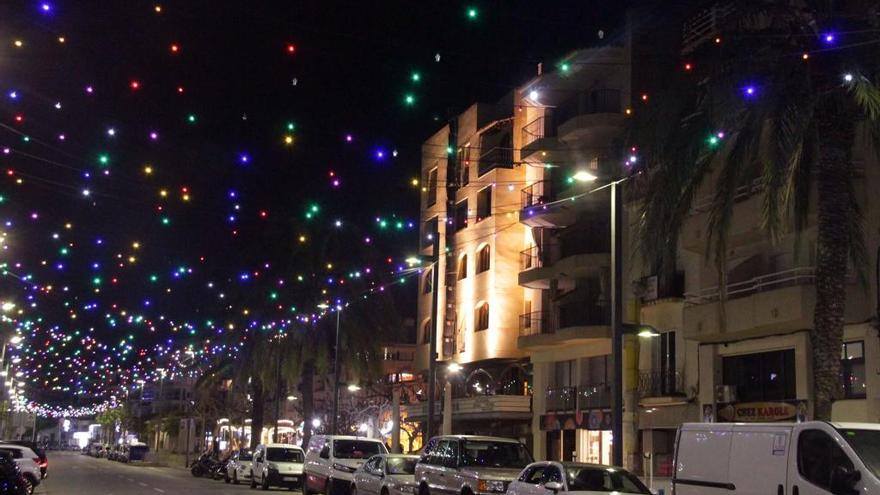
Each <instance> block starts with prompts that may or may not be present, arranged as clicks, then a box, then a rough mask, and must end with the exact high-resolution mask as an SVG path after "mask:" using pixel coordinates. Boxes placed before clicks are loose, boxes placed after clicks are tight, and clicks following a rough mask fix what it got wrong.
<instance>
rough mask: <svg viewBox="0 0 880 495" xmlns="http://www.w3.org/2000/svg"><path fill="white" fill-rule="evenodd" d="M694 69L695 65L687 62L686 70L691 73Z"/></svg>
mask: <svg viewBox="0 0 880 495" xmlns="http://www.w3.org/2000/svg"><path fill="white" fill-rule="evenodd" d="M693 68H694V65H693V64H692V63H690V62H686V63H685V64H684V70H686V71H688V72H690V71H691V70H693Z"/></svg>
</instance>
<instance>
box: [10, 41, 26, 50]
mask: <svg viewBox="0 0 880 495" xmlns="http://www.w3.org/2000/svg"><path fill="white" fill-rule="evenodd" d="M12 44H13V45H15V47H16V48H21V47H23V46H24V41H21V40H15V41H13V42H12Z"/></svg>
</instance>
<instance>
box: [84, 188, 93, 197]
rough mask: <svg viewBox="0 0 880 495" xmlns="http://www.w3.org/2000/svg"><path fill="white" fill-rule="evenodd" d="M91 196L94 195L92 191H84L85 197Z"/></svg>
mask: <svg viewBox="0 0 880 495" xmlns="http://www.w3.org/2000/svg"><path fill="white" fill-rule="evenodd" d="M91 194H92V191H89V190H88V189H83V190H82V195H83V196H85V197H89V196H90V195H91Z"/></svg>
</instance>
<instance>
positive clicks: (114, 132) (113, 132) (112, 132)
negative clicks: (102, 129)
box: [107, 127, 116, 137]
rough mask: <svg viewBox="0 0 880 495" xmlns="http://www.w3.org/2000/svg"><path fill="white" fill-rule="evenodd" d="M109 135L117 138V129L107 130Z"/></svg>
mask: <svg viewBox="0 0 880 495" xmlns="http://www.w3.org/2000/svg"><path fill="white" fill-rule="evenodd" d="M107 135H108V136H110V137H114V136H116V129H114V128H113V127H111V128H109V129H107Z"/></svg>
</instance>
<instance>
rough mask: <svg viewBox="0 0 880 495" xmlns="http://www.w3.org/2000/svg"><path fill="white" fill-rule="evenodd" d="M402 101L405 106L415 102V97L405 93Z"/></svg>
mask: <svg viewBox="0 0 880 495" xmlns="http://www.w3.org/2000/svg"><path fill="white" fill-rule="evenodd" d="M403 102H404V103H406V105H407V106H413V105H414V104H415V102H416V97H415V96H413V95H411V94H406V95H404V97H403Z"/></svg>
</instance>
